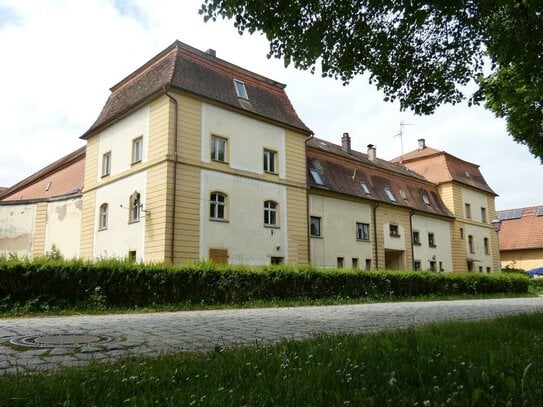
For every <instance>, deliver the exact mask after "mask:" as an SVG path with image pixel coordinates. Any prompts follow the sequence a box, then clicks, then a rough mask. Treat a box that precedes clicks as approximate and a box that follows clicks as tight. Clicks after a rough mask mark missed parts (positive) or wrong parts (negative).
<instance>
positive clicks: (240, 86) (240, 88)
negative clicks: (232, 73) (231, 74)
mask: <svg viewBox="0 0 543 407" xmlns="http://www.w3.org/2000/svg"><path fill="white" fill-rule="evenodd" d="M234 86H235V87H236V94H237V95H238V98H242V99H245V100H249V96H247V89H246V88H245V83H244V82H243V81H240V80H239V79H234Z"/></svg>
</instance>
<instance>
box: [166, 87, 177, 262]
mask: <svg viewBox="0 0 543 407" xmlns="http://www.w3.org/2000/svg"><path fill="white" fill-rule="evenodd" d="M163 90H164V94H165V95H166V96H168V98H170V100H171V101H172V102H173V105H174V107H175V113H174V125H173V128H174V131H173V133H174V142H173V199H172V219H171V220H172V235H171V242H170V263H171V264H173V263H174V258H175V256H174V249H175V215H176V212H177V210H176V203H177V202H176V197H177V147H178V146H177V144H178V141H177V126H178V124H177V122H178V108H179V106H178V103H177V99H175V98H174V97H173V96H171V95H170V94H169V93H168V88H167V85H164V88H163Z"/></svg>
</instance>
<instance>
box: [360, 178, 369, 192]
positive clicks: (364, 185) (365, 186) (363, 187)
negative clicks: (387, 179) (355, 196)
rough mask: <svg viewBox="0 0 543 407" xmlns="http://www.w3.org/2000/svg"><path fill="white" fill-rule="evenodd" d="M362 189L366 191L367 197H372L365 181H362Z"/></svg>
mask: <svg viewBox="0 0 543 407" xmlns="http://www.w3.org/2000/svg"><path fill="white" fill-rule="evenodd" d="M360 188H362V191H364V193H365V194H366V195H371V192H370V189H369V188H368V184H366V183H365V182H364V181H360Z"/></svg>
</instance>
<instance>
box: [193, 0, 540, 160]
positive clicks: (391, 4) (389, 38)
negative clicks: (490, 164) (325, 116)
mask: <svg viewBox="0 0 543 407" xmlns="http://www.w3.org/2000/svg"><path fill="white" fill-rule="evenodd" d="M200 13H201V14H203V15H204V19H205V20H206V21H207V20H209V19H212V20H216V19H217V18H218V17H222V18H229V19H233V20H234V25H235V27H236V28H237V29H238V31H239V33H240V34H242V33H243V32H246V31H248V32H249V33H254V32H255V31H262V32H263V33H265V35H266V36H267V38H268V40H269V42H270V51H269V54H268V57H272V56H273V57H277V58H283V59H284V62H285V65H287V66H288V65H289V64H291V63H293V64H294V66H295V67H297V68H300V69H309V70H310V71H311V72H315V69H316V67H317V65H320V70H321V72H322V75H323V76H328V77H333V78H336V79H340V80H341V81H342V82H343V83H344V84H347V83H348V82H349V80H351V79H352V78H353V77H354V76H355V75H361V74H363V73H365V72H368V73H369V81H370V83H374V84H375V85H376V86H377V88H378V89H381V90H382V91H383V93H384V99H385V101H394V100H397V101H398V102H399V104H400V107H401V109H402V110H406V109H411V110H413V112H414V113H416V114H432V113H433V112H434V111H435V109H436V108H437V107H438V106H440V105H441V104H444V103H452V104H456V103H458V102H460V101H462V100H463V99H465V98H466V95H464V93H463V91H462V89H463V87H464V86H465V85H466V84H468V83H469V82H470V81H475V82H476V83H477V84H478V86H479V87H478V90H477V91H476V92H475V94H473V95H470V97H469V102H470V103H471V104H479V103H485V106H486V107H487V108H488V109H490V110H491V111H493V112H494V113H495V114H496V115H497V116H500V117H504V118H505V119H506V121H507V128H508V131H509V133H510V134H511V136H512V137H513V138H514V139H515V140H516V141H517V142H520V143H523V144H526V145H527V146H528V147H529V149H530V151H531V153H532V154H534V155H535V156H537V157H539V158H540V159H541V160H542V162H543V110H542V109H543V2H542V1H541V0H419V1H417V0H277V1H274V2H264V1H262V2H261V1H251V0H204V3H203V5H202V7H201V9H200Z"/></svg>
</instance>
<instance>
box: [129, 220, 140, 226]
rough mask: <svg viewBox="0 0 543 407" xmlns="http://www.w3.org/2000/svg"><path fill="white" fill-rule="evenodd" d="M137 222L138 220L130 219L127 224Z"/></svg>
mask: <svg viewBox="0 0 543 407" xmlns="http://www.w3.org/2000/svg"><path fill="white" fill-rule="evenodd" d="M139 221H140V220H139V219H132V220H129V221H128V224H129V225H130V224H131V223H139Z"/></svg>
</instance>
